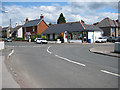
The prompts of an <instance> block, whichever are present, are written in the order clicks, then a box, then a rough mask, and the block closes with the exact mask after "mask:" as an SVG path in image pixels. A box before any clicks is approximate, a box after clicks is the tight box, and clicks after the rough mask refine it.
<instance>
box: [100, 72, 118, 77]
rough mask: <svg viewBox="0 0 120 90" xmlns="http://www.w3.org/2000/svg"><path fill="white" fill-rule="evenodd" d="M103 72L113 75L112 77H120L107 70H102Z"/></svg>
mask: <svg viewBox="0 0 120 90" xmlns="http://www.w3.org/2000/svg"><path fill="white" fill-rule="evenodd" d="M101 72H104V73H107V74H111V75H114V76H117V77H120V75H119V74H116V73H112V72H109V71H106V70H101Z"/></svg>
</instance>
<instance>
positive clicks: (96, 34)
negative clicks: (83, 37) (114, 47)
mask: <svg viewBox="0 0 120 90" xmlns="http://www.w3.org/2000/svg"><path fill="white" fill-rule="evenodd" d="M98 37H102V32H100V31H94V32H88V39H91V43H94V42H95V41H96V39H97V38H98Z"/></svg>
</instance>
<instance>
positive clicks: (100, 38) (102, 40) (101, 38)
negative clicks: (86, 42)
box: [96, 37, 107, 43]
mask: <svg viewBox="0 0 120 90" xmlns="http://www.w3.org/2000/svg"><path fill="white" fill-rule="evenodd" d="M96 42H100V43H103V42H107V39H106V38H105V37H99V38H98V39H96Z"/></svg>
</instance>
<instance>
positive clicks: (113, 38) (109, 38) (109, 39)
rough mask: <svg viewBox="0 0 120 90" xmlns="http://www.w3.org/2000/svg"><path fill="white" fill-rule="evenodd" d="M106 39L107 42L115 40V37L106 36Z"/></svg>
mask: <svg viewBox="0 0 120 90" xmlns="http://www.w3.org/2000/svg"><path fill="white" fill-rule="evenodd" d="M107 41H108V42H116V41H117V39H116V38H115V37H108V38H107Z"/></svg>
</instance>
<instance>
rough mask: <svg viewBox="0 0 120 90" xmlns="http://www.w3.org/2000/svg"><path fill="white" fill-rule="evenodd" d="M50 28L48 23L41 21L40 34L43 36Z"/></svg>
mask: <svg viewBox="0 0 120 90" xmlns="http://www.w3.org/2000/svg"><path fill="white" fill-rule="evenodd" d="M47 28H48V26H47V25H46V23H45V22H44V21H41V22H40V24H39V25H38V33H39V34H41V33H42V32H43V31H45V30H46V29H47Z"/></svg>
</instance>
